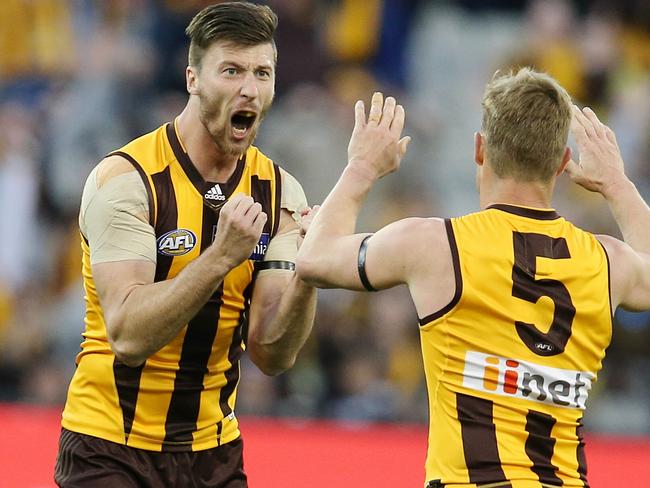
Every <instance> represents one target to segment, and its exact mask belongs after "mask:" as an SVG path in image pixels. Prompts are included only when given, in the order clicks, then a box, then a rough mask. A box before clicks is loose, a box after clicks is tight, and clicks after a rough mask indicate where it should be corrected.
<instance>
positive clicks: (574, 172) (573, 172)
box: [564, 159, 582, 180]
mask: <svg viewBox="0 0 650 488" xmlns="http://www.w3.org/2000/svg"><path fill="white" fill-rule="evenodd" d="M564 172H565V173H566V174H567V175H569V177H570V178H571V179H572V180H573V179H576V178H579V177H580V176H582V167H581V166H580V165H579V164H578V163H576V162H575V161H574V160H573V159H569V162H568V163H567V165H566V167H565V168H564Z"/></svg>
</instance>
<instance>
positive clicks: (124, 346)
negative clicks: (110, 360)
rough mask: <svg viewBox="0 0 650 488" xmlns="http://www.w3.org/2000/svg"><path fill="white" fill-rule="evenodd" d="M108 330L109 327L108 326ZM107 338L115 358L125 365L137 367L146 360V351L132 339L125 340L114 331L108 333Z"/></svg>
mask: <svg viewBox="0 0 650 488" xmlns="http://www.w3.org/2000/svg"><path fill="white" fill-rule="evenodd" d="M109 330H111V329H110V328H109ZM118 330H119V329H118ZM108 340H109V343H110V346H111V350H112V351H113V354H114V355H115V358H116V359H117V360H118V361H119V362H120V363H122V364H124V365H125V366H128V367H129V368H137V367H138V366H140V365H142V364H143V363H144V362H145V361H146V360H147V354H146V352H145V351H144V350H142V348H141V347H138V345H137V344H136V343H135V342H134V341H130V340H127V339H125V338H123V337H121V336H120V334H115V333H114V334H110V333H109V336H108Z"/></svg>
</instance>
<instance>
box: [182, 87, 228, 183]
mask: <svg viewBox="0 0 650 488" xmlns="http://www.w3.org/2000/svg"><path fill="white" fill-rule="evenodd" d="M176 129H177V131H178V137H179V139H180V141H181V144H182V145H183V148H184V149H185V151H186V152H187V154H188V156H189V157H190V160H191V161H192V163H193V164H194V166H195V167H196V169H197V170H198V172H199V173H200V174H201V176H202V177H203V179H204V180H206V181H226V180H227V179H228V178H229V177H230V175H231V174H232V173H233V171H234V170H235V167H236V166H237V161H238V160H239V156H237V155H234V156H233V155H231V154H225V153H224V152H223V151H222V150H221V149H220V148H219V147H218V146H217V145H216V144H215V143H214V141H213V139H212V136H211V135H210V133H209V132H208V130H207V129H206V128H205V126H204V125H203V123H202V122H201V120H200V118H199V106H198V102H197V101H196V100H194V98H193V97H190V99H189V100H188V102H187V105H186V106H185V108H184V109H183V111H182V112H181V113H180V115H179V116H178V118H177V120H176Z"/></svg>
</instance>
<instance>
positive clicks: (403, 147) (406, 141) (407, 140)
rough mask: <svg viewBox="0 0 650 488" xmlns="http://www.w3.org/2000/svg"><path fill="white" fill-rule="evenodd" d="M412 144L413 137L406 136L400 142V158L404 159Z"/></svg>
mask: <svg viewBox="0 0 650 488" xmlns="http://www.w3.org/2000/svg"><path fill="white" fill-rule="evenodd" d="M410 143H411V136H405V137H402V138H401V139H400V140H399V142H398V143H397V144H398V145H399V155H400V158H402V157H404V155H405V154H406V150H407V149H408V146H409V144H410Z"/></svg>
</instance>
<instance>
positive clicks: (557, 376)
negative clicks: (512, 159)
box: [420, 205, 612, 488]
mask: <svg viewBox="0 0 650 488" xmlns="http://www.w3.org/2000/svg"><path fill="white" fill-rule="evenodd" d="M446 226H447V234H448V237H449V242H450V245H451V249H452V256H453V261H454V270H455V275H456V294H455V296H454V298H453V300H452V302H451V303H450V304H449V305H448V306H447V307H445V308H444V309H443V310H441V311H439V312H437V313H435V314H432V315H430V316H428V317H425V318H422V319H420V325H421V330H420V332H421V342H422V351H423V357H424V364H425V373H426V379H427V387H428V391H429V408H430V426H429V448H428V453H427V462H426V473H427V479H428V480H434V481H435V480H439V484H440V483H441V484H442V485H444V486H445V487H447V486H449V487H463V488H465V487H475V486H481V485H483V484H490V483H499V482H508V481H509V484H508V483H506V484H504V485H503V486H511V487H512V488H540V487H541V486H543V485H552V486H588V485H587V481H586V464H585V459H584V450H583V448H584V443H583V439H582V435H581V429H582V414H583V410H584V409H585V403H586V401H587V396H588V394H589V391H590V388H591V385H592V384H593V383H594V381H595V380H596V375H597V373H598V371H599V370H600V368H601V361H602V359H603V357H604V356H605V349H606V348H607V346H608V345H609V342H610V339H611V328H612V311H611V298H610V290H609V264H608V260H607V255H606V253H605V250H604V248H603V247H602V246H601V245H600V243H599V242H598V241H597V240H596V238H595V237H594V236H593V235H591V234H589V233H587V232H584V231H582V230H580V229H579V228H577V227H575V226H574V225H573V224H571V223H570V222H567V221H566V220H565V219H563V218H561V217H559V216H558V215H557V214H556V213H555V211H553V210H538V209H531V208H524V207H514V206H510V205H493V206H492V207H489V208H488V209H486V210H484V211H481V212H477V213H474V214H470V215H467V216H464V217H460V218H454V219H450V220H447V221H446ZM432 485H433V486H438V485H436V483H435V482H434V483H432ZM499 486H502V485H501V484H499Z"/></svg>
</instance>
